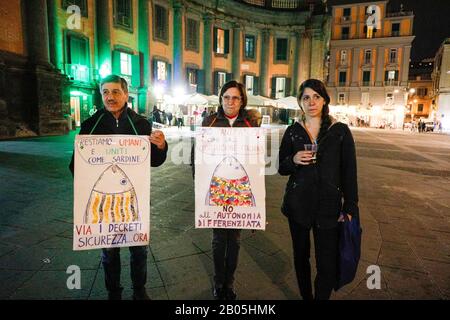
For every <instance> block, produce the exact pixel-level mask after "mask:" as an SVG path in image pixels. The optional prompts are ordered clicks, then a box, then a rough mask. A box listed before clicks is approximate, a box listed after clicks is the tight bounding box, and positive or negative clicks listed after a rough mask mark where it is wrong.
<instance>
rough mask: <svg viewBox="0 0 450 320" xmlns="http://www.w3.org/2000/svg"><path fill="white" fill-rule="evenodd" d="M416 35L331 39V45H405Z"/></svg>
mask: <svg viewBox="0 0 450 320" xmlns="http://www.w3.org/2000/svg"><path fill="white" fill-rule="evenodd" d="M415 37H416V36H407V37H386V38H372V39H348V40H331V41H330V46H331V47H334V48H343V47H366V46H367V47H370V46H372V47H373V46H391V45H403V46H410V45H411V43H412V42H413V40H414V38H415Z"/></svg>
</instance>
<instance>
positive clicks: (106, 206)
mask: <svg viewBox="0 0 450 320" xmlns="http://www.w3.org/2000/svg"><path fill="white" fill-rule="evenodd" d="M139 220H141V217H140V216H139V210H138V202H137V197H136V192H135V190H134V187H133V185H132V184H131V181H130V179H129V178H128V177H127V175H126V174H125V172H124V171H123V170H122V169H121V168H120V167H119V166H118V165H116V164H112V165H110V166H109V167H108V168H107V169H106V170H105V171H103V172H102V174H101V175H100V177H99V178H98V180H97V181H96V182H95V184H94V187H93V188H92V192H91V196H90V197H89V201H88V204H87V206H86V212H85V215H84V219H83V222H84V223H86V224H91V223H93V224H95V223H118V222H132V221H139Z"/></svg>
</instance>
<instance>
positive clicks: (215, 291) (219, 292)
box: [213, 287, 225, 300]
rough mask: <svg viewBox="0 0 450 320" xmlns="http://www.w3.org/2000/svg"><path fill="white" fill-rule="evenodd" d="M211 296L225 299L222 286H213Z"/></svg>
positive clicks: (215, 298)
mask: <svg viewBox="0 0 450 320" xmlns="http://www.w3.org/2000/svg"><path fill="white" fill-rule="evenodd" d="M213 297H214V300H225V290H224V289H223V288H217V287H214V289H213Z"/></svg>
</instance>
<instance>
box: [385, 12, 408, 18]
mask: <svg viewBox="0 0 450 320" xmlns="http://www.w3.org/2000/svg"><path fill="white" fill-rule="evenodd" d="M413 14H414V13H413V12H412V11H402V12H389V13H386V18H394V17H405V16H412V15H413Z"/></svg>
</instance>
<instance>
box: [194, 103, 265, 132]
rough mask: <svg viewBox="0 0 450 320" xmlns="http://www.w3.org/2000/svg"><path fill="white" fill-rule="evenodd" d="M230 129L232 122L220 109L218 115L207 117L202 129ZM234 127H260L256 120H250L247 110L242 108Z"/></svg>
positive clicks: (220, 108)
mask: <svg viewBox="0 0 450 320" xmlns="http://www.w3.org/2000/svg"><path fill="white" fill-rule="evenodd" d="M210 126H211V127H230V122H229V121H228V119H227V117H225V113H224V112H223V108H222V107H219V109H218V110H217V112H216V113H213V114H212V115H209V116H207V117H206V118H204V119H203V121H202V127H210ZM233 127H259V125H258V123H257V121H256V119H253V118H249V117H248V115H247V110H245V109H243V108H241V109H240V110H239V114H238V117H237V119H236V120H235V122H234V123H233Z"/></svg>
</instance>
